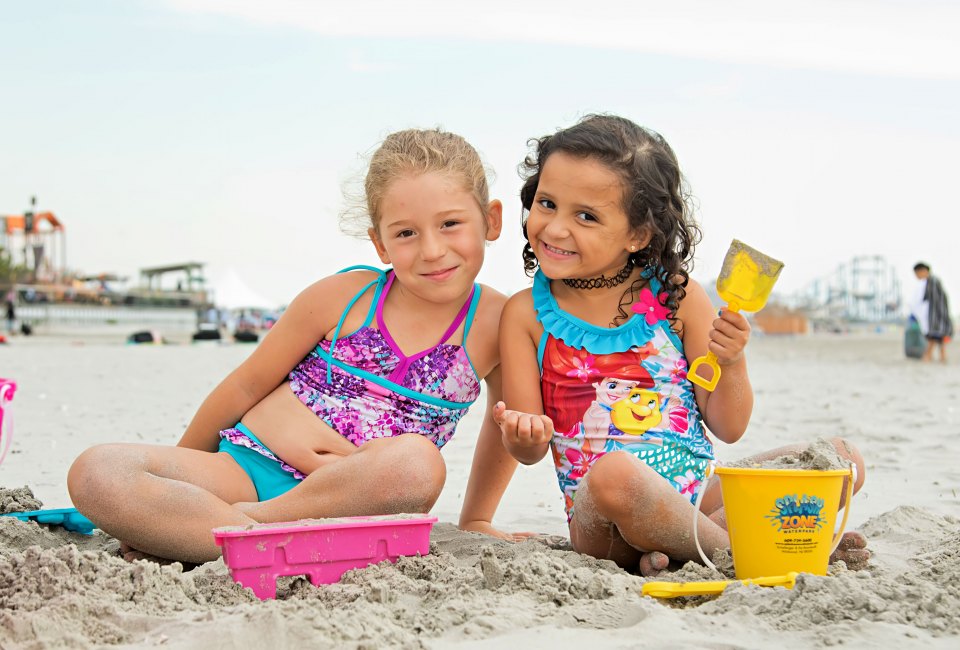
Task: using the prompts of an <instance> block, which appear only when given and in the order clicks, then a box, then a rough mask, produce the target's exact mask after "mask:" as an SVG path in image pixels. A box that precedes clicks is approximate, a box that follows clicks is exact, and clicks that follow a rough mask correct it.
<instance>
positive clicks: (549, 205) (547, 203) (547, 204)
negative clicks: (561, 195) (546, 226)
mask: <svg viewBox="0 0 960 650" xmlns="http://www.w3.org/2000/svg"><path fill="white" fill-rule="evenodd" d="M537 203H538V204H539V205H540V207H541V208H544V209H546V210H553V209H554V208H556V207H557V204H556V203H554V202H553V201H551V200H550V199H540V200H539V201H537Z"/></svg>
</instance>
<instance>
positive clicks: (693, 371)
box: [687, 352, 720, 393]
mask: <svg viewBox="0 0 960 650" xmlns="http://www.w3.org/2000/svg"><path fill="white" fill-rule="evenodd" d="M702 365H707V366H709V367H710V368H712V369H713V376H712V377H710V379H704V378H703V377H701V376H700V375H698V374H697V370H698V369H699V368H700V366H702ZM687 379H689V380H690V381H691V382H693V383H694V384H696V385H697V386H700V387H702V388H705V389H707V390H708V391H710V392H711V393H712V392H713V389H714V388H716V387H717V382H718V381H720V364H718V363H717V355H715V354H714V353H713V352H707V354H706V356H702V357H698V358H696V359H694V360H693V363H692V364H690V369H689V370H687Z"/></svg>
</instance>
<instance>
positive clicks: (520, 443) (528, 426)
mask: <svg viewBox="0 0 960 650" xmlns="http://www.w3.org/2000/svg"><path fill="white" fill-rule="evenodd" d="M493 420H494V422H496V423H497V424H498V425H499V426H500V431H501V432H502V433H503V442H504V444H505V445H506V446H507V448H508V449H509V448H510V447H524V448H529V447H539V446H541V445H545V444H547V443H549V442H550V440H551V439H552V438H553V420H551V419H550V418H549V417H547V416H546V415H534V414H532V413H522V412H520V411H510V410H508V409H507V407H506V405H505V404H504V403H503V402H497V404H496V406H494V407H493Z"/></svg>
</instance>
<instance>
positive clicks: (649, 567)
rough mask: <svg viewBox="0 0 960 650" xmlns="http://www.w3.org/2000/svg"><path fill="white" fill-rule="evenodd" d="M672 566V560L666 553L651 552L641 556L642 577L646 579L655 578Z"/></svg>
mask: <svg viewBox="0 0 960 650" xmlns="http://www.w3.org/2000/svg"><path fill="white" fill-rule="evenodd" d="M669 566H670V558H669V557H667V555H666V553H661V552H660V551H650V552H649V553H644V554H643V555H641V556H640V575H642V576H644V577H646V578H653V577H656V576H658V575H660V574H661V573H663V572H664V571H666V570H667V567H669Z"/></svg>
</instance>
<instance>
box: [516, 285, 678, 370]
mask: <svg viewBox="0 0 960 650" xmlns="http://www.w3.org/2000/svg"><path fill="white" fill-rule="evenodd" d="M658 286H659V282H657V280H656V278H653V277H651V278H650V289H651V291H654V292H656V291H657V288H658ZM532 296H533V307H534V309H536V312H537V320H539V321H540V324H541V325H543V329H544V332H546V333H547V334H550V335H551V336H553V337H554V338H556V339H560V340H561V341H563V342H564V343H566V344H567V345H569V346H570V347H572V348H577V349H580V350H589V351H590V352H591V353H593V354H610V353H612V352H625V351H626V350H629V349H630V348H631V347H633V346H634V345H639V344H641V343H643V342H645V341H648V340H650V336H651V335H652V333H653V329H654V328H655V327H656V325H647V322H646V320H645V319H644V318H643V316H641V315H639V314H631V315H630V318H629V319H628V320H627V322H625V323H623V324H622V325H620V326H619V327H597V326H596V325H593V324H592V323H588V322H586V321H584V320H580V319H579V318H577V317H576V316H573V315H571V314H568V313H567V312H565V311H563V310H562V309H560V306H559V305H558V304H557V301H556V299H555V298H554V297H553V294H552V293H550V281H549V280H548V279H547V276H545V275H544V274H543V272H542V271H539V270H538V271H537V274H536V275H535V276H534V277H533V289H532Z"/></svg>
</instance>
